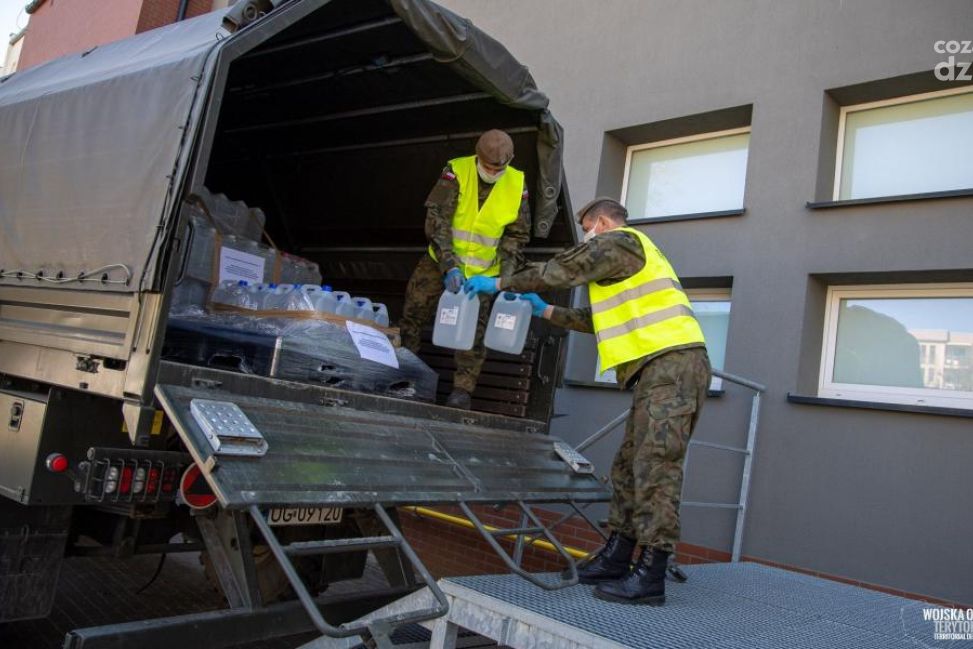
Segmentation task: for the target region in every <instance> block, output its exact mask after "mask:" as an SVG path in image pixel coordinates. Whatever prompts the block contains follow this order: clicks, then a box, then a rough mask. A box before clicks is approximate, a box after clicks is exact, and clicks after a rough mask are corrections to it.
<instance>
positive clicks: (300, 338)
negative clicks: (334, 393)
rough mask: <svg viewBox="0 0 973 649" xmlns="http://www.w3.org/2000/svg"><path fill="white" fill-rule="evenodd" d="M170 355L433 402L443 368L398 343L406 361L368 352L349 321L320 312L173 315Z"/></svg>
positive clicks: (166, 349) (167, 354)
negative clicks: (300, 316) (383, 359)
mask: <svg viewBox="0 0 973 649" xmlns="http://www.w3.org/2000/svg"><path fill="white" fill-rule="evenodd" d="M162 354H163V358H166V359H167V360H172V361H178V362H182V363H190V364H193V365H205V366H209V367H219V368H221V369H227V370H233V371H237V372H244V373H248V374H259V375H262V376H272V377H275V378H280V379H285V380H289V381H300V382H305V383H317V384H321V385H327V386H329V387H334V388H340V389H342V390H352V391H355V392H365V393H369V394H379V395H384V396H389V397H397V398H400V399H412V400H417V401H427V402H432V401H434V400H435V397H436V386H437V383H438V381H439V375H438V374H437V373H436V372H435V371H434V370H432V369H431V368H430V367H429V366H428V365H426V364H425V363H424V362H423V361H421V360H420V359H419V358H418V357H417V356H416V355H415V354H413V353H412V352H410V351H409V350H407V349H403V348H396V349H395V356H396V359H397V361H398V365H399V367H398V368H394V367H390V366H388V365H384V364H382V363H378V362H375V361H371V360H367V359H363V358H362V357H361V355H360V354H359V352H358V348H357V347H356V346H355V344H354V341H353V340H352V337H351V334H349V333H348V330H347V328H346V327H344V326H342V325H336V324H333V323H331V322H324V321H319V320H291V319H288V318H254V317H250V316H239V315H207V316H193V317H176V318H170V319H169V329H168V331H167V332H166V339H165V346H164V347H163V351H162Z"/></svg>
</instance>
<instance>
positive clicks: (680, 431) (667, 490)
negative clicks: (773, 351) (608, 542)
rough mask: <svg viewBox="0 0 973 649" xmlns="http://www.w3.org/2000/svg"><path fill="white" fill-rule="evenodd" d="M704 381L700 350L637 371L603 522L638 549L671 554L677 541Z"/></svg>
mask: <svg viewBox="0 0 973 649" xmlns="http://www.w3.org/2000/svg"><path fill="white" fill-rule="evenodd" d="M709 382H710V364H709V357H708V356H707V354H706V349H705V348H702V347H697V348H692V349H683V350H678V351H672V352H669V353H667V354H663V355H662V356H659V357H658V358H654V359H652V360H651V361H649V362H648V363H647V364H646V365H645V367H643V368H642V370H641V371H640V376H639V381H638V384H637V385H636V386H635V394H634V397H633V399H632V409H631V411H629V416H628V421H627V423H626V425H625V438H624V440H623V441H622V445H621V446H620V447H619V448H618V452H617V453H616V454H615V461H614V463H613V464H612V469H611V479H612V484H613V486H614V493H613V495H612V502H611V508H610V511H609V515H608V523H609V525H611V527H612V529H613V530H615V531H617V532H620V533H621V534H623V535H624V536H628V537H632V538H637V539H638V541H639V544H640V545H645V546H648V547H650V548H653V549H658V550H665V551H668V552H672V551H674V549H675V546H676V542H677V541H678V540H679V531H680V528H679V499H680V492H681V490H682V478H683V460H684V459H685V457H686V450H687V448H688V447H689V438H690V437H691V436H692V434H693V429H694V428H695V427H696V422H697V421H698V419H699V411H700V409H701V408H702V405H703V401H704V400H705V399H706V392H707V390H708V388H709Z"/></svg>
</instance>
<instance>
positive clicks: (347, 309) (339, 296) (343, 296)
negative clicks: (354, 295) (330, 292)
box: [334, 291, 355, 318]
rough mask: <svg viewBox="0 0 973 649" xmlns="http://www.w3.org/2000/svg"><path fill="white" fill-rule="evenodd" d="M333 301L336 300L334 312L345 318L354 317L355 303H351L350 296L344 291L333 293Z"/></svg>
mask: <svg viewBox="0 0 973 649" xmlns="http://www.w3.org/2000/svg"><path fill="white" fill-rule="evenodd" d="M334 296H335V299H336V300H338V304H337V306H335V310H334V312H335V313H337V314H338V315H340V316H343V317H345V318H354V317H355V303H354V302H352V301H351V296H350V295H348V293H346V292H345V291H335V292H334Z"/></svg>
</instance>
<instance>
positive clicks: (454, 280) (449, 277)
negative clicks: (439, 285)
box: [443, 268, 466, 293]
mask: <svg viewBox="0 0 973 649" xmlns="http://www.w3.org/2000/svg"><path fill="white" fill-rule="evenodd" d="M465 279H466V278H465V277H463V271H461V270H460V269H459V268H450V269H449V272H447V273H446V274H445V275H444V276H443V286H445V287H446V290H447V291H449V292H450V293H459V290H460V289H461V288H463V280H465Z"/></svg>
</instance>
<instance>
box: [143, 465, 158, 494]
mask: <svg viewBox="0 0 973 649" xmlns="http://www.w3.org/2000/svg"><path fill="white" fill-rule="evenodd" d="M158 489H159V470H158V469H154V468H153V469H149V477H148V478H147V479H146V480H145V493H147V494H154V493H155V492H156V491H157V490H158Z"/></svg>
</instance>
